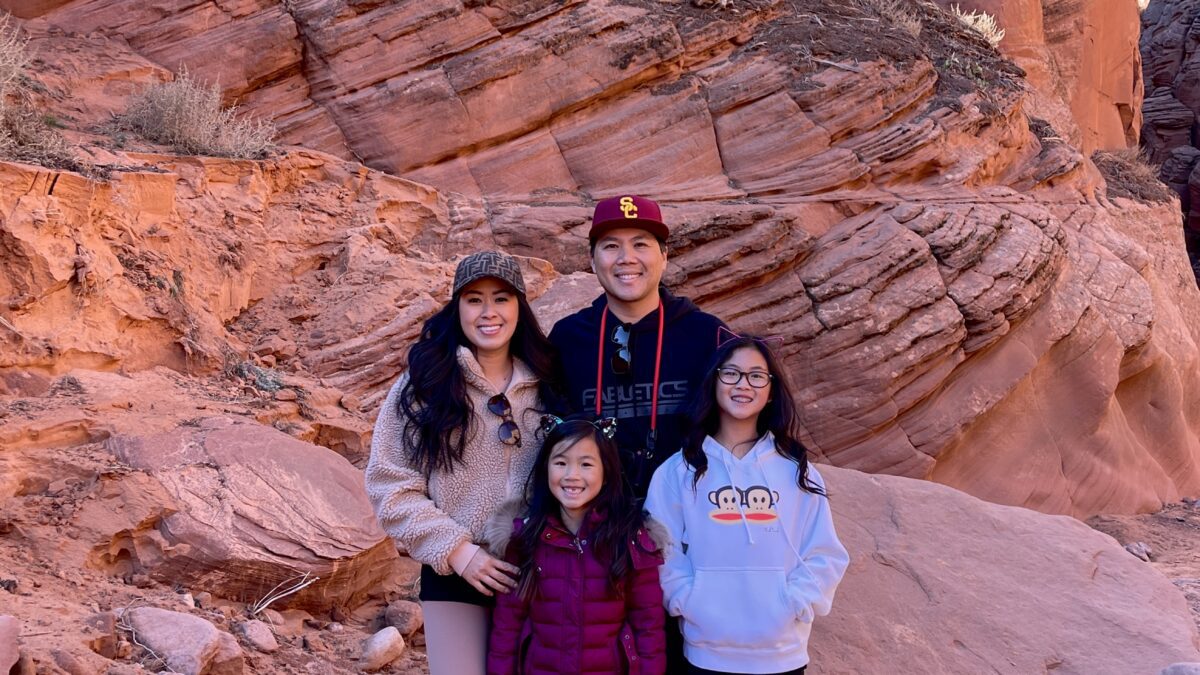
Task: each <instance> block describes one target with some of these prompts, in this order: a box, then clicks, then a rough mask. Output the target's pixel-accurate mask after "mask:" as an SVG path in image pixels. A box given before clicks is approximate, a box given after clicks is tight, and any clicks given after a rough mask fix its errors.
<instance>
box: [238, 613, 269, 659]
mask: <svg viewBox="0 0 1200 675" xmlns="http://www.w3.org/2000/svg"><path fill="white" fill-rule="evenodd" d="M238 630H240V631H241V632H242V637H244V638H246V642H248V643H249V644H250V646H251V647H254V648H255V649H257V650H258V651H260V652H262V653H264V654H270V653H272V652H275V651H276V650H278V649H279V642H277V641H276V640H275V634H274V633H272V632H271V627H270V626H268V625H267V624H265V623H263V622H262V621H259V620H258V619H251V620H250V621H243V622H242V623H240V624H238Z"/></svg>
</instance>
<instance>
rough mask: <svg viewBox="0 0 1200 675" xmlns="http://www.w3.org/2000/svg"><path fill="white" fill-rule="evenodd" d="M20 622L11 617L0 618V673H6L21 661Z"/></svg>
mask: <svg viewBox="0 0 1200 675" xmlns="http://www.w3.org/2000/svg"><path fill="white" fill-rule="evenodd" d="M20 635H21V622H20V621H17V619H16V618H14V617H11V616H0V673H7V672H8V671H9V669H10V668H12V667H13V666H14V665H16V663H17V661H19V660H20V659H21V645H20V643H19V642H18V641H17V640H18V638H19V637H20Z"/></svg>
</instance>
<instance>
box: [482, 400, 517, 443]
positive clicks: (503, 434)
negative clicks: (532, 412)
mask: <svg viewBox="0 0 1200 675" xmlns="http://www.w3.org/2000/svg"><path fill="white" fill-rule="evenodd" d="M487 409H488V411H489V412H491V413H492V414H493V415H496V416H498V417H500V418H501V419H503V420H504V421H503V422H502V423H501V424H500V428H499V429H497V430H496V435H497V436H499V438H500V442H501V443H503V444H505V445H515V446H517V447H518V448H519V447H521V428H520V427H518V426H517V423H516V422H514V421H513V415H512V404H511V403H509V402H508V398H507V397H506V396H505V395H504V394H496V395H495V396H493V397H491V398H489V399H488V402H487Z"/></svg>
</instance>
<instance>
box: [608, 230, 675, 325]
mask: <svg viewBox="0 0 1200 675" xmlns="http://www.w3.org/2000/svg"><path fill="white" fill-rule="evenodd" d="M666 267H667V253H666V250H665V248H664V247H663V246H662V244H660V243H659V242H658V240H657V239H655V238H654V235H652V234H650V233H649V232H647V231H645V230H640V229H637V228H633V227H622V228H618V229H615V230H610V231H609V232H606V233H605V234H604V235H603V236H602V237H600V238H599V239H598V240H596V247H595V248H594V249H593V250H592V271H593V272H595V273H596V277H597V278H598V279H599V281H600V285H601V286H603V287H604V292H605V293H606V294H607V295H608V302H609V305H610V306H613V307H614V308H615V309H618V310H620V309H623V308H628V311H627V312H626V313H627V314H630V315H631V316H632V317H637V318H640V316H638V315H639V314H640V315H645V314H648V313H650V312H651V311H654V309H655V308H657V307H658V284H659V282H660V281H662V275H663V270H664V269H666ZM647 308H648V309H647ZM643 310H644V311H643Z"/></svg>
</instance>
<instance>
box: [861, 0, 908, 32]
mask: <svg viewBox="0 0 1200 675" xmlns="http://www.w3.org/2000/svg"><path fill="white" fill-rule="evenodd" d="M863 4H864V5H866V6H867V7H870V8H871V9H873V10H875V12H876V13H877V14H878V15H879V18H881V19H883V20H884V21H887V22H888V23H890V24H892V25H893V26H895V27H896V28H898V29H900V30H902V31H904V32H905V33H908V34H909V35H911V36H913V37H917V36H918V35H920V34H921V28H923V26H922V24H921V19H919V18H918V17H917V15H916V14H913V12H912V11H911V10H909V9H908V7H906V6H905V5H906V3H905V1H904V0H863Z"/></svg>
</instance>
